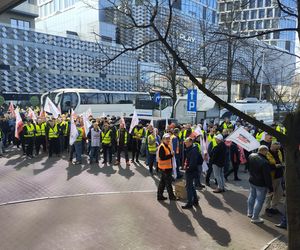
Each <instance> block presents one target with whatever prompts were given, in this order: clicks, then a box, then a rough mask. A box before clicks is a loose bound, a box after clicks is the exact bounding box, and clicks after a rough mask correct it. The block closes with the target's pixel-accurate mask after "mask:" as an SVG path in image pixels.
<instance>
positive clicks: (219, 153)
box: [210, 134, 227, 193]
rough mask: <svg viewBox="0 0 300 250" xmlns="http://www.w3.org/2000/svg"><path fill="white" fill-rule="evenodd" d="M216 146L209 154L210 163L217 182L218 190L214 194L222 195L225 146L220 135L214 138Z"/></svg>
mask: <svg viewBox="0 0 300 250" xmlns="http://www.w3.org/2000/svg"><path fill="white" fill-rule="evenodd" d="M214 138H215V140H216V143H217V145H216V146H215V147H214V148H213V150H212V152H211V158H210V162H211V164H212V168H213V171H214V176H215V178H216V180H217V182H218V188H216V189H215V190H214V191H213V192H214V193H222V192H224V191H225V178H224V172H223V171H224V166H225V163H226V151H227V149H226V145H225V143H224V141H223V136H222V135H221V134H218V135H216V136H215V137H214Z"/></svg>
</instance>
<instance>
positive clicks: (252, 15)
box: [251, 10, 257, 19]
mask: <svg viewBox="0 0 300 250" xmlns="http://www.w3.org/2000/svg"><path fill="white" fill-rule="evenodd" d="M256 18H257V11H256V10H251V19H256Z"/></svg>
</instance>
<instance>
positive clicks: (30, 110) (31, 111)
mask: <svg viewBox="0 0 300 250" xmlns="http://www.w3.org/2000/svg"><path fill="white" fill-rule="evenodd" d="M28 117H29V118H30V119H32V120H33V121H36V120H37V117H36V115H35V113H34V111H33V110H32V109H31V108H29V109H28Z"/></svg>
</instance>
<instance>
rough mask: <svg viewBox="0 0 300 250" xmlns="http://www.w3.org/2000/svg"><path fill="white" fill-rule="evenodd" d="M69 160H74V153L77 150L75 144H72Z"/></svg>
mask: <svg viewBox="0 0 300 250" xmlns="http://www.w3.org/2000/svg"><path fill="white" fill-rule="evenodd" d="M69 151H70V152H69V161H72V160H73V154H74V152H75V147H74V144H73V145H70V149H69Z"/></svg>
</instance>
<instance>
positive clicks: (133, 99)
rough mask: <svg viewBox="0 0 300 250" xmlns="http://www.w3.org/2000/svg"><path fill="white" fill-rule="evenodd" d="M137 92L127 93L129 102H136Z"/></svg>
mask: <svg viewBox="0 0 300 250" xmlns="http://www.w3.org/2000/svg"><path fill="white" fill-rule="evenodd" d="M135 98H136V94H126V100H127V101H128V103H135Z"/></svg>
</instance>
